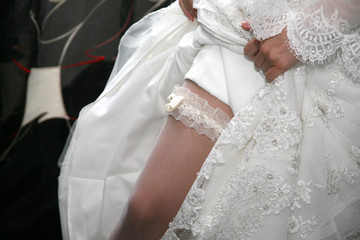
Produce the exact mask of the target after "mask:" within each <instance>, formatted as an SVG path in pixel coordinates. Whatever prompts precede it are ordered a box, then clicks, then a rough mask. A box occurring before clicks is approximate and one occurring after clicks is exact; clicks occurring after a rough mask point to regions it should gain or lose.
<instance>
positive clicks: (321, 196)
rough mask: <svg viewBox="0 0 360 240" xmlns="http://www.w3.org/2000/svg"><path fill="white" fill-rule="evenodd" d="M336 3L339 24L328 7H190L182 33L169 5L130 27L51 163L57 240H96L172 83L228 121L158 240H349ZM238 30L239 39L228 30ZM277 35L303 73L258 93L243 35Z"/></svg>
mask: <svg viewBox="0 0 360 240" xmlns="http://www.w3.org/2000/svg"><path fill="white" fill-rule="evenodd" d="M335 2H336V1H335ZM340 2H344V4H345V5H344V6H345V7H344V8H343V9H346V11H345V10H344V11H340V13H344V12H346V14H345V15H346V16H350V17H349V18H348V19H347V20H344V21H343V18H341V19H340V17H339V19H340V20H338V18H337V17H338V15H336V14H333V13H334V12H336V11H334V9H335V8H336V9H338V8H339V6H337V5H336V7H333V6H329V5H326V6H325V5H324V6H325V7H321V6H323V5H322V4H319V3H322V2H321V1H296V0H295V1H285V0H284V1H280V0H279V1H274V2H271V3H270V1H265V0H258V1H255V0H254V1H240V0H238V1H236V0H228V1H222V2H221V1H215V0H214V1H206V0H197V1H194V4H195V6H196V7H197V8H198V21H195V22H193V23H190V22H188V20H187V19H186V18H185V17H184V16H183V13H182V11H181V9H180V8H179V6H178V3H177V2H175V3H174V4H173V5H171V6H170V7H168V8H166V9H162V10H160V11H158V12H156V13H153V14H151V15H149V16H147V17H145V18H144V19H142V20H141V21H139V22H138V23H136V24H135V25H133V26H132V27H131V28H130V29H129V31H128V32H127V33H126V35H125V36H124V37H123V38H122V40H121V43H120V45H119V56H118V58H117V61H116V63H115V66H114V70H113V72H112V74H111V76H110V79H109V82H108V84H107V86H106V88H105V90H104V92H103V93H102V94H101V95H100V96H99V98H98V99H97V100H96V101H95V102H93V103H91V104H89V105H88V106H86V107H85V108H84V109H83V110H82V111H81V113H80V117H79V119H78V121H77V123H76V127H75V128H74V132H73V134H72V136H71V137H70V138H69V143H68V146H67V148H66V151H64V157H63V158H64V159H63V162H62V169H61V175H60V177H59V201H60V212H61V218H62V227H63V234H64V239H107V238H108V236H109V234H110V232H111V231H112V229H113V228H114V226H115V224H116V223H117V221H118V219H119V217H120V215H121V212H122V209H123V207H124V205H125V203H126V201H127V199H128V197H129V194H130V192H131V190H132V188H133V186H134V183H135V181H136V179H137V177H138V175H139V173H140V172H141V170H142V167H143V166H144V164H145V162H146V160H147V157H148V155H149V153H150V152H151V150H152V147H153V145H154V143H155V141H156V138H157V135H158V133H159V130H160V128H161V126H162V123H163V121H164V119H165V118H166V117H167V114H166V112H165V111H164V105H165V104H166V102H167V101H166V97H167V96H168V95H169V94H170V93H171V92H172V89H173V87H174V86H175V85H177V84H180V85H181V84H182V83H183V82H184V79H186V78H188V79H191V80H193V81H195V82H196V83H197V84H198V85H200V86H201V87H202V88H204V89H205V90H207V91H208V92H210V93H211V94H213V95H214V96H216V97H217V98H218V99H220V100H221V101H223V102H224V103H226V104H228V105H229V106H230V107H231V109H232V111H233V112H234V113H236V114H235V117H234V118H233V119H232V120H231V121H230V123H229V124H228V126H227V127H226V128H225V130H224V131H223V133H222V135H221V136H220V138H219V139H218V141H217V142H216V144H215V147H214V148H213V150H212V151H211V153H210V154H209V156H208V158H207V159H206V161H205V162H204V164H203V167H202V169H201V170H200V172H199V174H198V177H197V179H196V180H195V182H194V184H193V186H192V188H191V190H190V191H189V193H188V196H187V197H186V199H185V201H184V203H183V205H182V206H181V208H180V210H179V212H178V214H177V215H176V217H175V218H174V220H173V222H171V224H170V226H169V229H168V230H167V232H166V233H165V235H164V237H163V239H276V240H279V239H316V240H318V239H357V237H359V236H360V179H359V177H360V168H359V167H360V84H359V73H358V70H359V54H358V53H359V51H360V50H358V49H359V48H358V47H359V44H358V43H359V42H360V41H359V35H358V30H357V29H358V28H357V26H358V21H357V19H356V17H353V16H354V15H353V12H352V11H350V13H351V14H350V13H348V11H347V10H348V9H349V8H348V6H350V5H351V4H353V5H351V6H352V8H350V10H354V9H355V10H354V11H355V12H356V11H358V9H357V8H356V7H359V6H358V3H356V1H340ZM354 2H355V3H354ZM275 3H276V4H275ZM328 3H334V2H333V1H331V0H329V2H328ZM347 4H350V5H347ZM320 5H321V6H320ZM340 5H341V4H340ZM258 6H263V7H264V8H265V7H266V8H267V9H268V10H264V9H263V10H262V11H260V10H261V9H262V8H259V7H258ZM309 6H310V7H309ZM319 6H320V7H319ZM271 9H273V11H270V10H271ZM328 13H331V14H330V15H328ZM356 13H358V12H356ZM355 16H356V15H355ZM342 17H344V16H342ZM299 19H301V20H302V21H301V22H304V24H305V25H304V26H303V25H301V24H300V23H301V22H299V21H298V20H299ZM314 19H315V20H316V21H315V20H314ZM329 19H331V21H330V20H329ZM244 20H250V22H251V25H252V27H253V32H252V33H248V32H245V31H243V30H242V29H241V26H240V22H242V21H244ZM350 22H351V23H350ZM312 23H314V24H312ZM330 23H331V24H330ZM319 24H323V25H322V26H323V28H320V29H322V30H324V32H322V33H321V34H322V36H323V38H321V39H323V40H324V41H328V42H322V44H323V45H322V46H324V48H322V47H319V46H318V45H317V44H318V42H317V41H316V39H315V38H316V35H314V34H320V33H319V30H317V29H315V30H316V31H315V30H314V28H315V27H316V26H317V25H319ZM344 24H345V25H344ZM351 24H353V25H351ZM348 25H351V28H349V29H345V28H343V26H348ZM284 27H287V29H288V37H289V46H290V47H291V48H292V49H293V50H294V53H295V54H297V56H298V57H299V59H301V60H303V62H304V64H299V65H297V66H296V67H294V68H293V69H292V70H290V71H288V72H286V73H285V74H283V75H282V76H280V77H279V78H278V79H277V80H276V81H275V82H273V83H271V84H269V83H266V82H265V80H264V78H263V77H262V75H261V73H259V72H258V71H257V70H255V69H254V67H253V63H252V62H250V61H248V60H247V59H246V58H245V57H244V55H243V47H244V45H245V44H246V43H247V41H248V40H249V39H251V38H252V37H253V35H252V34H254V35H255V36H256V37H258V38H264V39H265V38H267V37H271V36H273V35H276V34H278V33H279V32H280V31H281V30H282V29H283V28H284ZM301 28H302V30H304V31H299V29H301ZM309 29H310V30H311V31H310V30H309ZM329 29H330V30H333V31H332V32H330V33H329V32H326V31H327V30H329ZM334 29H335V30H334ZM305 30H308V31H307V32H306V31H305ZM309 32H310V33H311V34H313V35H314V36H315V38H312V37H310V38H306V37H308V36H309ZM333 33H336V34H337V35H336V34H335V35H334V34H333ZM326 34H330V35H326ZM304 36H306V37H305V38H304ZM333 36H335V37H336V38H334V37H333ZM326 37H328V38H326ZM332 37H333V38H332ZM314 39H315V40H314ZM317 39H320V38H317ZM334 39H335V40H334ZM305 40H306V41H305ZM309 43H312V44H309ZM339 43H340V44H339ZM356 44H358V45H356ZM314 46H315V47H314ZM328 46H330V47H331V48H332V49H331V50H332V51H330V50H329V51H327V50H326V49H328V48H327V47H328ZM312 47H313V48H312ZM349 49H350V50H349ZM325 50H326V51H325ZM313 51H317V52H316V53H313ZM324 52H325V53H324ZM351 54H352V55H351ZM309 62H313V63H314V64H307V63H309Z"/></svg>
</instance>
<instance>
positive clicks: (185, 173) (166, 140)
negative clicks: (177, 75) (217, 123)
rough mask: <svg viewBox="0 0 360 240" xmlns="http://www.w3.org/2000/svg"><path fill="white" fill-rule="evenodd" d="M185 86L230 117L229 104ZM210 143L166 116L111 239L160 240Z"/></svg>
mask: <svg viewBox="0 0 360 240" xmlns="http://www.w3.org/2000/svg"><path fill="white" fill-rule="evenodd" d="M184 86H185V87H187V88H189V89H190V90H191V91H192V92H194V93H197V94H198V95H199V97H201V98H204V99H207V100H208V103H209V105H211V106H212V107H214V108H216V107H218V108H220V109H222V110H223V111H224V112H225V113H227V114H228V115H229V116H230V117H232V116H233V113H232V111H231V109H230V107H229V106H227V105H226V104H224V103H223V102H221V101H220V100H218V99H217V98H215V97H214V96H212V95H211V94H209V93H208V92H206V91H205V90H203V89H202V88H200V87H199V86H197V85H196V84H195V83H194V82H191V81H186V82H185V84H184ZM212 147H213V143H212V142H211V140H210V139H208V138H207V137H206V136H204V135H199V134H198V133H196V132H195V131H194V129H191V128H188V127H186V126H184V125H183V124H182V123H181V122H179V121H176V120H175V119H173V118H172V117H168V118H167V120H166V122H165V124H164V126H163V128H162V130H161V133H160V136H159V138H158V140H157V143H156V145H155V147H154V150H153V151H152V153H151V155H150V157H149V160H148V162H147V164H146V166H145V168H144V170H143V172H142V173H141V175H140V177H139V179H138V181H137V184H136V186H135V189H134V192H133V193H132V195H131V197H130V199H129V201H128V204H127V207H126V209H125V210H124V213H123V215H122V217H121V219H120V222H119V224H118V226H117V227H116V229H115V230H114V232H113V233H112V235H111V237H110V239H122V240H123V239H126V240H127V239H129V240H130V239H131V240H136V239H142V240H144V239H146V240H148V239H159V238H161V236H162V235H163V234H164V233H165V231H166V229H167V227H168V224H169V222H170V221H171V220H172V219H173V218H174V217H175V215H176V213H177V211H178V210H179V208H180V206H181V204H182V202H183V201H184V199H185V197H186V194H187V193H188V191H189V189H190V187H191V185H192V183H193V182H194V180H195V178H196V173H197V172H198V171H199V170H200V168H201V165H202V164H203V162H204V161H205V159H206V157H207V155H208V154H209V152H210V151H211V149H212Z"/></svg>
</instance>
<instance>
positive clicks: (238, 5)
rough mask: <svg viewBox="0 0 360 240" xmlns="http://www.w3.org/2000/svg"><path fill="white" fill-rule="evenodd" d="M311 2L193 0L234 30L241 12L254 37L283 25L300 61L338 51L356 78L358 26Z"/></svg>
mask: <svg viewBox="0 0 360 240" xmlns="http://www.w3.org/2000/svg"><path fill="white" fill-rule="evenodd" d="M314 3H317V1H314V0H302V1H300V0H292V1H287V0H282V1H281V0H280V1H269V0H256V1H239V0H227V1H220V0H194V6H195V7H196V8H199V9H203V10H204V11H207V12H208V13H209V14H210V15H212V16H214V17H215V19H216V20H217V21H219V22H221V23H223V24H224V26H230V27H231V28H232V29H233V30H234V31H235V32H238V33H241V32H242V31H243V29H242V28H241V22H242V21H244V15H245V16H246V18H247V19H248V20H249V22H250V24H251V27H252V33H253V35H254V36H255V37H256V38H257V39H267V38H269V37H272V36H275V35H277V34H279V33H280V32H281V31H282V30H283V29H284V28H285V27H287V35H288V39H289V47H290V49H291V50H292V51H293V52H294V54H295V55H296V56H297V57H298V58H299V59H300V60H301V61H303V62H307V63H312V64H319V63H323V62H325V61H328V60H329V59H331V58H332V57H336V56H337V55H340V56H341V59H342V62H343V63H342V65H343V67H344V68H345V70H346V72H347V74H348V75H349V76H350V77H351V78H352V79H353V80H354V81H355V82H360V36H359V32H357V31H359V29H358V28H355V29H352V31H350V24H349V23H348V21H346V20H345V19H343V18H342V17H341V16H339V12H338V10H336V9H335V10H334V12H333V13H332V15H325V14H324V10H323V7H322V6H321V5H320V6H316V5H314ZM330 14H331V13H330Z"/></svg>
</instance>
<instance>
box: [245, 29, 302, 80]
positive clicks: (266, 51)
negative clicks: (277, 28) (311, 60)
mask: <svg viewBox="0 0 360 240" xmlns="http://www.w3.org/2000/svg"><path fill="white" fill-rule="evenodd" d="M243 28H244V29H245V30H249V29H250V26H247V25H246V23H245V24H243ZM287 41H288V38H287V31H286V28H285V29H284V30H283V31H282V32H281V33H280V34H278V35H276V36H274V37H271V38H268V39H266V40H264V41H259V40H257V39H255V38H254V39H252V40H250V41H249V42H248V43H247V44H246V45H245V47H244V53H245V55H246V56H247V57H248V58H249V59H250V60H251V61H253V62H254V65H255V67H256V68H257V69H260V70H262V71H263V73H264V75H265V78H266V80H267V81H268V82H272V81H274V80H275V79H276V78H277V77H278V76H280V75H281V74H283V73H284V72H286V71H287V70H289V69H290V68H292V67H293V66H294V65H296V64H297V63H298V62H299V60H298V59H297V58H296V57H295V55H294V54H293V53H291V52H290V50H289V47H288V45H287Z"/></svg>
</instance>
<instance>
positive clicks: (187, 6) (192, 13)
mask: <svg viewBox="0 0 360 240" xmlns="http://www.w3.org/2000/svg"><path fill="white" fill-rule="evenodd" d="M179 4H180V7H181V9H182V11H183V12H184V14H185V16H186V17H187V18H188V19H189V20H190V21H194V19H195V18H196V17H197V11H196V9H195V8H193V0H179Z"/></svg>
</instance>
